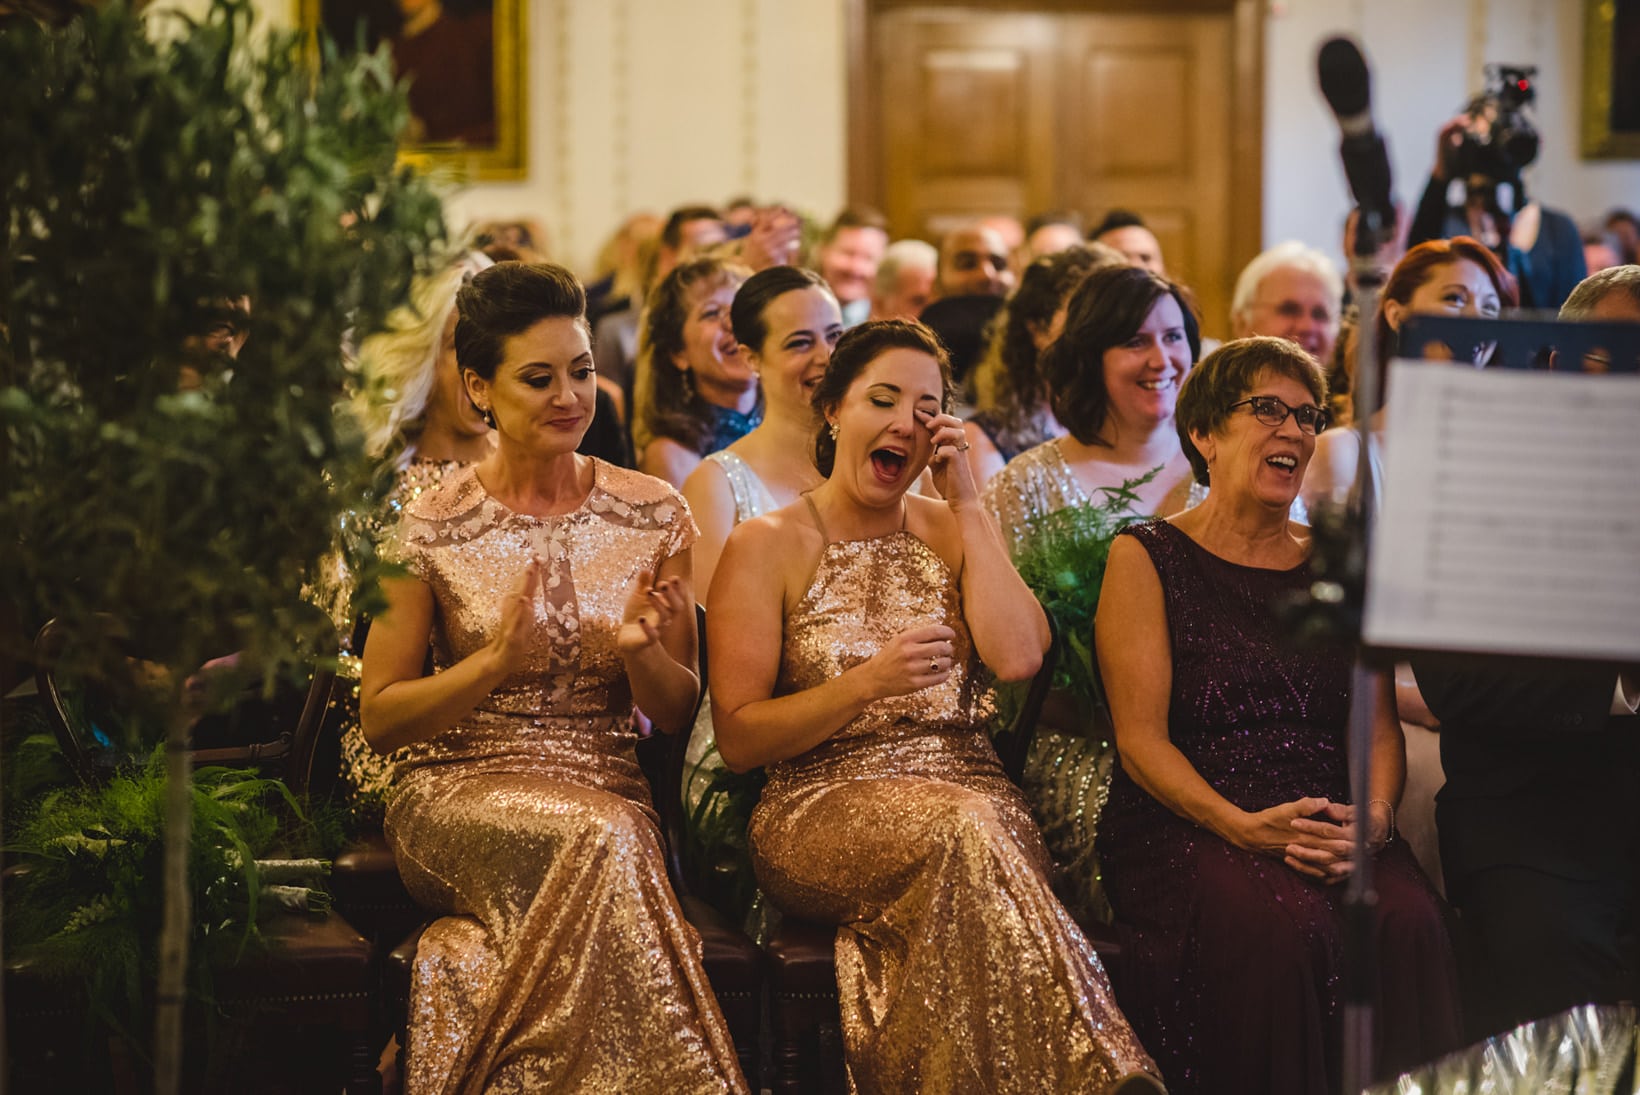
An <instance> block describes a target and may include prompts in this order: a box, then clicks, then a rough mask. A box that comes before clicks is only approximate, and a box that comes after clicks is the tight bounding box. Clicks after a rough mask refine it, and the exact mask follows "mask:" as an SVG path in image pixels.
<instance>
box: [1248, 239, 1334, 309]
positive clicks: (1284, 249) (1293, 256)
mask: <svg viewBox="0 0 1640 1095" xmlns="http://www.w3.org/2000/svg"><path fill="white" fill-rule="evenodd" d="M1285 266H1290V267H1292V268H1293V269H1295V270H1302V271H1304V272H1305V273H1306V274H1313V275H1314V276H1315V277H1318V278H1320V279H1321V283H1322V284H1323V285H1325V286H1326V287H1327V295H1328V296H1329V297H1330V298H1331V299H1332V300H1333V302H1334V303H1335V304H1336V303H1338V302H1341V301H1342V300H1343V299H1344V279H1343V278H1342V277H1340V276H1339V273H1338V267H1337V266H1336V265H1335V264H1334V263H1333V260H1332V259H1330V258H1328V257H1327V253H1326V252H1325V251H1319V250H1317V249H1316V248H1314V247H1308V246H1306V245H1304V244H1302V243H1299V242H1298V241H1297V240H1288V241H1287V242H1286V243H1278V244H1276V245H1275V246H1274V247H1272V248H1270V249H1269V250H1267V251H1264V252H1261V253H1260V254H1259V255H1257V256H1256V257H1254V259H1253V261H1252V262H1249V263H1248V264H1247V265H1246V266H1245V267H1243V268H1242V271H1241V275H1240V276H1239V277H1237V278H1236V288H1235V291H1234V292H1233V293H1231V294H1230V316H1231V318H1232V319H1244V318H1246V316H1247V313H1249V312H1251V311H1252V310H1253V298H1254V297H1256V296H1257V295H1258V289H1259V286H1260V285H1263V284H1264V279H1265V278H1267V277H1269V276H1270V275H1271V274H1273V273H1275V272H1276V271H1277V270H1279V269H1281V268H1282V267H1285Z"/></svg>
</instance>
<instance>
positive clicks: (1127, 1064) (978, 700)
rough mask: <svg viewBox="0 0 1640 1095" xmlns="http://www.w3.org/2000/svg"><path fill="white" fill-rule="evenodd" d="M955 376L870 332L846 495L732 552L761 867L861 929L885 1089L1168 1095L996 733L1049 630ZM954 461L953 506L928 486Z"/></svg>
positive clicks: (874, 1052) (842, 364) (915, 331)
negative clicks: (983, 477)
mask: <svg viewBox="0 0 1640 1095" xmlns="http://www.w3.org/2000/svg"><path fill="white" fill-rule="evenodd" d="M950 384H951V382H950V376H949V373H948V371H947V370H946V368H945V362H944V352H943V350H942V348H941V347H940V345H939V343H938V341H937V340H936V339H935V338H934V336H933V335H932V333H931V332H929V331H928V330H927V329H926V328H924V327H922V326H920V325H918V324H914V323H904V322H899V321H887V322H883V323H870V324H866V325H865V326H862V327H857V328H855V329H854V330H852V331H849V332H848V333H847V334H845V335H844V336H843V338H842V339H841V340H840V341H839V342H838V345H837V351H836V353H835V355H834V356H833V357H832V361H831V365H830V367H829V368H828V369H827V371H826V375H825V379H824V380H822V381H821V384H820V387H819V388H818V389H817V391H816V392H815V396H814V405H815V409H816V410H817V411H818V412H819V413H820V414H821V415H822V416H823V417H824V420H825V425H824V427H823V430H822V432H821V434H820V436H819V439H818V442H817V451H816V457H817V463H818V464H819V467H820V471H821V473H822V474H824V475H825V476H826V479H825V481H824V482H823V483H821V484H820V485H819V486H818V487H816V488H815V489H814V490H813V491H811V492H808V493H806V494H804V495H803V496H802V500H801V501H800V502H798V503H795V504H793V505H790V506H786V507H784V508H782V509H779V510H776V511H774V512H773V513H770V514H767V515H765V516H763V517H758V518H754V519H753V520H750V521H747V522H745V523H743V524H741V525H740V526H738V527H737V528H736V529H735V530H734V532H733V533H731V534H730V536H729V541H728V545H727V546H726V547H725V549H724V553H723V558H722V561H721V562H720V564H719V566H718V574H717V578H716V579H715V580H714V582H713V586H712V594H711V599H710V603H709V606H708V612H707V626H708V628H709V629H710V637H711V647H712V651H713V655H712V662H711V664H712V667H713V669H712V681H711V684H712V706H713V714H714V720H715V722H716V725H717V727H718V735H719V746H720V747H721V749H722V751H723V757H724V760H725V761H726V762H727V763H728V764H729V765H730V767H732V768H734V769H736V770H745V769H747V768H751V767H755V766H758V765H766V766H767V768H768V784H767V786H766V787H765V788H764V791H763V797H762V801H761V802H760V803H759V804H758V806H757V809H756V811H755V812H754V814H753V817H752V826H751V832H750V843H751V849H752V855H753V862H754V864H755V865H756V869H757V873H758V878H759V881H760V882H761V883H762V885H763V888H764V890H765V892H766V893H767V894H768V895H769V896H770V898H771V899H772V900H773V901H775V902H776V903H777V904H779V905H780V906H782V907H783V908H786V909H790V910H792V911H795V912H801V913H802V915H803V916H805V917H809V918H818V919H821V920H824V921H826V922H828V923H833V924H836V925H837V928H838V930H837V936H836V966H837V979H838V997H839V1000H840V1002H841V1005H842V1009H843V1023H842V1027H843V1050H844V1055H845V1058H846V1060H847V1065H848V1074H849V1077H850V1079H851V1081H852V1083H853V1084H854V1085H855V1086H857V1087H858V1088H859V1089H860V1090H862V1091H884V1092H888V1091H908V1092H909V1091H928V1090H946V1091H988V1092H1027V1091H1030V1092H1036V1091H1102V1092H1110V1091H1113V1090H1118V1087H1117V1085H1118V1084H1121V1085H1122V1086H1121V1087H1120V1088H1119V1090H1121V1091H1124V1092H1127V1091H1139V1090H1148V1091H1159V1090H1160V1085H1159V1084H1158V1083H1156V1081H1155V1080H1154V1079H1152V1078H1150V1076H1149V1073H1150V1072H1151V1070H1152V1065H1151V1062H1150V1059H1149V1058H1148V1057H1147V1056H1146V1054H1145V1051H1144V1050H1143V1049H1142V1048H1141V1047H1140V1045H1139V1043H1138V1042H1137V1041H1136V1040H1135V1039H1134V1038H1133V1037H1132V1035H1131V1032H1130V1031H1129V1030H1128V1027H1127V1024H1126V1021H1125V1020H1124V1019H1123V1018H1122V1014H1121V1012H1120V1011H1118V1010H1117V1007H1116V1005H1115V1003H1114V1002H1113V1001H1112V1000H1111V998H1110V994H1109V992H1108V990H1107V987H1106V982H1105V978H1104V972H1103V969H1102V968H1101V966H1100V964H1099V960H1098V958H1097V957H1096V956H1095V954H1094V951H1093V948H1092V947H1091V946H1090V945H1089V943H1088V941H1087V940H1086V938H1084V937H1083V935H1082V933H1081V932H1080V931H1079V930H1078V929H1077V928H1076V926H1075V925H1074V924H1072V922H1071V921H1070V919H1069V918H1068V917H1067V916H1065V914H1064V910H1063V909H1062V908H1061V907H1060V906H1059V903H1058V902H1057V901H1056V900H1055V898H1054V896H1053V892H1052V890H1051V889H1050V887H1049V883H1048V875H1047V871H1048V866H1049V864H1048V857H1047V853H1046V851H1045V850H1044V848H1043V846H1042V841H1041V838H1040V836H1038V834H1037V832H1036V829H1035V826H1034V825H1033V824H1032V822H1031V815H1030V811H1029V810H1028V809H1027V807H1026V805H1025V802H1024V801H1023V799H1021V797H1020V795H1019V792H1018V791H1017V789H1015V788H1014V786H1013V785H1012V784H1011V783H1009V782H1008V779H1007V777H1006V776H1005V775H1004V774H1003V772H1002V767H1001V765H1000V764H999V763H998V761H997V758H996V754H995V752H994V751H993V750H992V749H991V745H990V742H989V741H988V740H987V739H986V737H985V734H984V730H983V724H984V720H985V717H986V714H987V711H986V707H985V703H986V701H985V700H984V699H983V697H984V696H985V690H984V689H981V688H978V687H976V685H977V677H976V675H977V674H979V673H980V672H982V668H981V667H982V663H983V665H984V666H988V667H989V668H990V669H991V670H992V671H994V672H995V673H996V674H997V675H998V676H999V677H1001V678H1002V679H1005V680H1020V679H1024V678H1026V677H1029V676H1030V675H1032V674H1033V673H1034V672H1035V671H1036V669H1037V666H1038V665H1039V663H1040V661H1041V657H1042V651H1043V649H1044V647H1045V646H1046V645H1047V639H1048V630H1047V624H1046V621H1045V620H1044V618H1043V615H1042V610H1041V609H1040V608H1039V607H1038V606H1037V604H1036V602H1035V600H1034V599H1033V598H1032V597H1031V594H1030V591H1029V590H1027V589H1026V588H1025V585H1024V583H1023V582H1021V581H1020V579H1019V576H1018V574H1016V573H1015V572H1014V570H1013V568H1012V567H1011V566H1010V565H1009V563H1008V558H1007V555H1006V553H1005V552H1004V550H1003V546H1002V542H1001V539H1000V538H999V537H998V536H997V532H996V529H995V527H994V526H993V525H992V524H991V522H990V521H989V519H988V518H987V517H986V515H985V513H984V511H983V510H982V509H981V508H980V507H979V505H978V498H977V494H976V492H975V490H974V485H973V481H972V479H970V478H969V475H968V463H967V461H966V460H964V459H963V457H962V452H961V446H962V444H963V433H962V426H961V423H959V422H958V421H957V420H956V419H955V418H953V417H951V416H950V415H949V414H947V413H945V409H946V407H947V406H948V405H949V399H950V393H951V387H950ZM930 465H931V466H932V471H933V475H934V480H935V486H936V487H937V488H938V489H939V491H940V494H941V496H942V497H943V498H944V499H945V501H938V500H934V499H929V498H923V497H921V496H917V495H912V494H910V493H909V489H910V487H911V485H912V484H913V483H914V482H916V480H917V478H918V476H920V475H921V474H922V472H923V470H924V469H925V467H929V466H930ZM1140 1085H1142V1087H1141V1086H1140Z"/></svg>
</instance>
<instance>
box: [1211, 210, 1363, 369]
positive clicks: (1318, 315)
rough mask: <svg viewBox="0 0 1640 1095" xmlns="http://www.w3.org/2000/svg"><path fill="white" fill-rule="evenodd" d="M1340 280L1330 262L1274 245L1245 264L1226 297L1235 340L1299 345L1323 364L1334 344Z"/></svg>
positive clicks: (1311, 251)
mask: <svg viewBox="0 0 1640 1095" xmlns="http://www.w3.org/2000/svg"><path fill="white" fill-rule="evenodd" d="M1343 301H1344V279H1343V278H1341V277H1339V274H1338V268H1337V267H1336V266H1334V265H1333V262H1332V260H1331V259H1329V258H1328V257H1327V256H1326V255H1325V254H1323V253H1322V252H1320V251H1318V250H1316V249H1315V248H1313V247H1306V246H1304V245H1303V244H1302V243H1298V242H1296V241H1288V242H1287V243H1278V244H1276V245H1275V246H1274V247H1272V248H1270V249H1269V250H1267V251H1265V252H1263V253H1262V254H1260V255H1258V256H1257V257H1256V258H1254V259H1253V261H1252V262H1249V263H1248V264H1247V266H1246V267H1245V268H1244V269H1243V270H1242V272H1241V276H1240V277H1238V278H1236V287H1235V291H1234V292H1233V293H1232V294H1231V296H1230V327H1231V332H1232V334H1233V335H1234V337H1236V338H1247V337H1248V336H1249V335H1272V336H1274V337H1276V338H1285V339H1288V340H1290V341H1292V342H1296V343H1298V345H1300V346H1302V347H1303V348H1304V350H1305V351H1306V352H1307V353H1308V354H1309V355H1310V356H1311V357H1313V358H1315V359H1316V361H1317V362H1319V363H1320V364H1322V365H1326V364H1327V363H1328V362H1329V361H1331V360H1332V352H1333V344H1334V343H1335V342H1336V341H1337V339H1338V319H1339V310H1340V308H1342V306H1343Z"/></svg>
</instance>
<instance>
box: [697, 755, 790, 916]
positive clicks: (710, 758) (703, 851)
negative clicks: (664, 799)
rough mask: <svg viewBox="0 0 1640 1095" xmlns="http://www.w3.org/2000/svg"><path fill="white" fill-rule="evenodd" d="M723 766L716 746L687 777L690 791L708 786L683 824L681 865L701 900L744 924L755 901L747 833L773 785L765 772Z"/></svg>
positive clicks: (757, 769) (755, 886)
mask: <svg viewBox="0 0 1640 1095" xmlns="http://www.w3.org/2000/svg"><path fill="white" fill-rule="evenodd" d="M722 765H723V762H722V760H721V759H719V757H718V751H717V746H716V745H713V746H712V748H711V749H710V750H708V751H707V753H706V755H705V756H704V757H702V758H701V759H700V761H699V763H697V764H696V765H695V767H694V768H693V769H692V770H691V771H690V773H689V785H690V786H691V787H693V786H694V784H695V783H696V781H697V780H703V779H704V780H709V782H708V783H707V784H706V787H705V789H704V790H703V791H702V792H701V795H700V800H699V801H698V802H697V803H696V804H695V808H694V809H693V810H691V811H690V812H689V814H688V815H687V816H686V817H685V819H684V840H683V860H684V866H685V868H686V869H687V870H688V872H689V876H690V877H691V878H692V879H694V880H695V882H696V883H697V884H698V885H699V886H700V887H701V888H702V891H703V893H702V896H703V897H705V898H706V900H707V901H708V902H710V903H711V904H712V905H713V906H715V907H716V908H717V909H718V911H719V912H722V913H723V914H724V915H726V916H728V917H730V918H731V919H732V920H733V921H734V922H736V923H741V922H744V921H745V919H746V917H747V915H748V914H749V913H750V911H751V908H752V902H753V899H754V898H755V897H756V895H757V876H756V875H755V874H754V873H753V871H752V852H751V846H750V845H749V844H748V842H747V837H746V831H747V829H748V828H749V827H750V826H751V823H752V811H753V810H754V809H756V808H757V803H758V800H759V799H760V798H762V797H763V786H764V784H766V783H768V781H769V779H768V775H767V774H766V773H765V772H764V771H763V769H761V768H754V769H752V770H751V771H749V772H735V771H731V770H730V769H728V768H725V767H723V766H722Z"/></svg>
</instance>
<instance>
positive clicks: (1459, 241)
mask: <svg viewBox="0 0 1640 1095" xmlns="http://www.w3.org/2000/svg"><path fill="white" fill-rule="evenodd" d="M1515 294H1516V290H1515V282H1514V279H1513V278H1511V277H1510V276H1509V274H1508V273H1507V272H1506V271H1505V270H1504V268H1503V264H1502V263H1500V262H1499V261H1498V258H1497V256H1496V255H1494V254H1493V253H1492V252H1491V251H1490V250H1489V249H1488V248H1486V247H1484V246H1482V245H1481V244H1480V243H1479V242H1478V241H1476V240H1472V239H1470V238H1469V237H1468V236H1455V237H1453V238H1452V239H1450V240H1429V241H1428V242H1426V243H1421V244H1419V245H1418V246H1416V247H1414V248H1412V249H1411V250H1410V251H1408V252H1407V253H1406V255H1405V256H1404V257H1403V258H1402V259H1401V261H1400V262H1398V263H1396V265H1395V269H1394V270H1393V271H1392V272H1391V273H1390V276H1389V280H1388V281H1386V282H1385V283H1384V289H1383V292H1382V293H1381V294H1380V297H1379V302H1378V314H1377V315H1376V316H1375V317H1374V318H1373V324H1374V329H1375V332H1376V341H1377V360H1376V361H1375V362H1372V363H1370V364H1369V363H1364V362H1357V363H1356V366H1355V367H1356V369H1357V371H1359V370H1360V369H1361V368H1362V367H1363V366H1365V367H1375V368H1377V369H1378V371H1379V375H1380V377H1382V375H1383V374H1384V371H1385V369H1387V368H1388V366H1389V361H1390V359H1391V358H1393V357H1395V356H1396V353H1397V350H1398V346H1399V339H1398V333H1399V331H1400V329H1401V324H1402V323H1403V322H1405V320H1406V317H1407V316H1409V315H1412V314H1414V313H1424V314H1427V315H1451V316H1480V317H1483V318H1492V317H1495V316H1497V315H1498V313H1499V312H1500V311H1501V310H1502V309H1504V308H1506V307H1507V308H1513V307H1514V306H1515V304H1516V301H1517V297H1516V295H1515ZM1490 352H1491V348H1490V346H1477V347H1466V348H1462V349H1461V352H1460V355H1459V356H1461V357H1463V358H1464V359H1465V360H1469V361H1476V360H1481V361H1484V360H1485V356H1486V355H1487V354H1489V353H1490ZM1380 390H1382V389H1380ZM1383 433H1384V408H1382V407H1380V408H1379V409H1378V410H1377V411H1376V412H1374V414H1373V420H1372V425H1371V432H1370V438H1371V440H1370V442H1369V450H1368V454H1367V455H1368V460H1369V461H1370V471H1371V475H1372V481H1373V493H1374V494H1375V495H1377V494H1381V493H1382V492H1383V485H1384V482H1383V471H1382V466H1381V464H1382V457H1381V455H1380V452H1379V448H1380V446H1381V445H1382V444H1383ZM1360 456H1361V443H1360V436H1359V435H1358V434H1356V433H1355V432H1354V431H1352V430H1336V431H1332V432H1329V433H1326V434H1324V435H1322V437H1321V439H1320V440H1319V441H1318V442H1317V443H1316V449H1315V459H1314V461H1313V462H1312V464H1311V466H1310V470H1309V473H1308V474H1307V475H1306V476H1305V478H1304V485H1303V489H1302V493H1303V501H1304V504H1305V506H1306V507H1314V506H1315V505H1317V504H1318V503H1320V502H1322V501H1334V500H1339V501H1341V500H1342V499H1343V498H1345V497H1346V496H1347V495H1348V494H1349V490H1350V487H1351V486H1352V485H1354V483H1355V473H1356V467H1357V465H1358V463H1359V461H1360Z"/></svg>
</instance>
